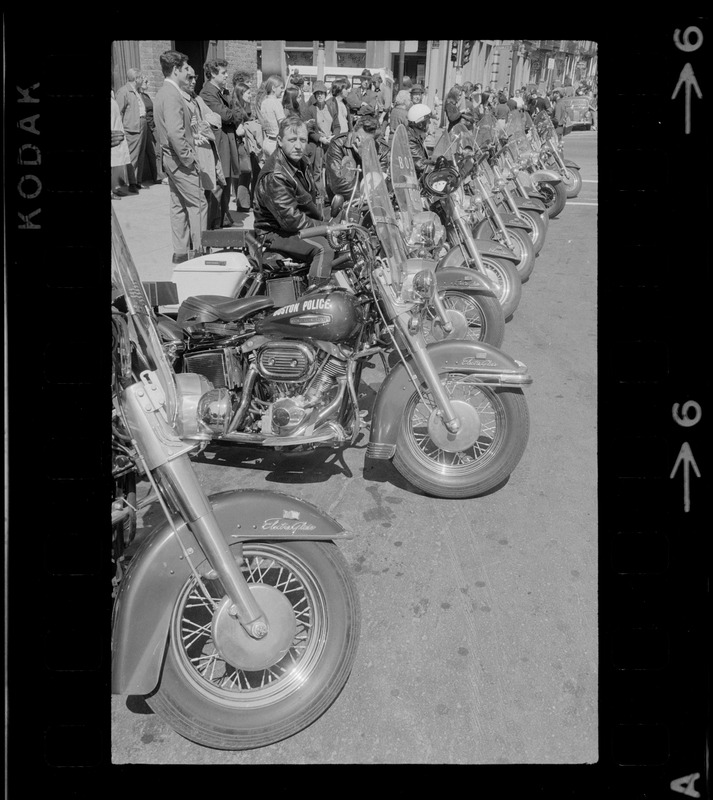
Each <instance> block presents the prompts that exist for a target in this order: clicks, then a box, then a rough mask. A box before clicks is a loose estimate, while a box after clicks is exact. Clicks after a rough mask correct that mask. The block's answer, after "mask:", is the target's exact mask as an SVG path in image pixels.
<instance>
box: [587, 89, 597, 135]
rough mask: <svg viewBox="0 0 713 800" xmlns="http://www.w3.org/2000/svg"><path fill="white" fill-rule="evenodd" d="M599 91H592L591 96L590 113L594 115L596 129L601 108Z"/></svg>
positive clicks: (593, 128) (594, 127)
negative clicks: (598, 97)
mask: <svg viewBox="0 0 713 800" xmlns="http://www.w3.org/2000/svg"><path fill="white" fill-rule="evenodd" d="M598 94H599V93H598V92H592V94H591V95H590V96H589V113H590V114H591V117H592V130H593V131H596V129H597V116H598V110H599V101H598V99H597V95H598Z"/></svg>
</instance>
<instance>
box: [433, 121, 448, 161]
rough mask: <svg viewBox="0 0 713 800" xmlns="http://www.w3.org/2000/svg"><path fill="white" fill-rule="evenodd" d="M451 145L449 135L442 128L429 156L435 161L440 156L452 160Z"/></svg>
mask: <svg viewBox="0 0 713 800" xmlns="http://www.w3.org/2000/svg"><path fill="white" fill-rule="evenodd" d="M451 145H452V142H451V135H450V134H449V133H448V131H447V130H446V129H445V128H443V130H441V135H440V136H439V137H438V139H436V143H435V145H434V146H433V154H432V156H431V157H432V158H433V160H434V161H435V160H436V159H437V158H439V157H440V156H446V157H447V158H450V159H453V148H452V147H451Z"/></svg>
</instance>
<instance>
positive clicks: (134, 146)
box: [116, 67, 148, 194]
mask: <svg viewBox="0 0 713 800" xmlns="http://www.w3.org/2000/svg"><path fill="white" fill-rule="evenodd" d="M140 79H142V75H141V73H140V72H139V70H138V69H134V68H133V67H132V68H131V69H128V70H127V71H126V83H125V84H124V85H123V86H122V87H121V88H120V89H119V90H118V91H117V93H116V102H117V103H118V105H119V111H120V112H121V122H122V125H123V126H124V133H125V134H126V143H127V144H128V146H129V155H130V157H131V165H132V167H133V172H134V174H133V181H131V182H130V184H129V191H130V192H133V193H134V194H138V191H139V189H140V188H141V189H148V186H144V185H141V173H142V172H143V169H144V158H145V156H146V138H147V135H148V129H147V124H146V105H145V104H144V101H143V100H142V98H141V95H140V94H139V88H138V84H139V80H140Z"/></svg>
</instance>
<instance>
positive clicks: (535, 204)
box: [515, 197, 547, 213]
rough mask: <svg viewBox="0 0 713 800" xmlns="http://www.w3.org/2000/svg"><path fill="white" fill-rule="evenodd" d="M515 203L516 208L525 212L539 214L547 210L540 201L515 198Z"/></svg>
mask: <svg viewBox="0 0 713 800" xmlns="http://www.w3.org/2000/svg"><path fill="white" fill-rule="evenodd" d="M515 203H516V204H517V207H518V208H524V209H525V210H530V211H539V212H540V213H541V212H543V211H546V210H547V207H546V206H545V204H544V203H543V202H542V200H537V199H534V198H529V199H526V198H524V197H516V198H515Z"/></svg>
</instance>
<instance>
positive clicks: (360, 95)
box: [346, 69, 377, 126]
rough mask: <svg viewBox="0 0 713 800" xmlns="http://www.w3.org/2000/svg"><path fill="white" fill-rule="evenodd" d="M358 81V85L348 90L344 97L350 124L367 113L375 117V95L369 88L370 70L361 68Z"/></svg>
mask: <svg viewBox="0 0 713 800" xmlns="http://www.w3.org/2000/svg"><path fill="white" fill-rule="evenodd" d="M359 82H360V84H361V85H360V87H359V88H358V89H353V90H352V91H351V92H349V94H348V95H347V99H346V102H347V106H348V107H349V111H350V113H351V115H352V126H354V124H355V123H356V121H357V120H358V119H359V117H363V116H367V115H368V116H372V117H374V118H376V112H377V96H376V93H375V92H374V90H373V89H372V88H371V71H370V70H368V69H364V70H362V73H361V76H360V78H359Z"/></svg>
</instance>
